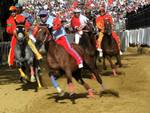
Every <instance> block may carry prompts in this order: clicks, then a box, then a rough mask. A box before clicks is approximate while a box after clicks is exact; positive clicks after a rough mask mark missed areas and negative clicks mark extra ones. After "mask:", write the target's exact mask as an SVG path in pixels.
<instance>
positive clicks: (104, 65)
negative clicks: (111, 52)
mask: <svg viewBox="0 0 150 113" xmlns="http://www.w3.org/2000/svg"><path fill="white" fill-rule="evenodd" d="M105 58H106V57H105V55H103V69H104V70H106V69H107V67H106V60H105Z"/></svg>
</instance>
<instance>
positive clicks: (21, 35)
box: [16, 24, 26, 43]
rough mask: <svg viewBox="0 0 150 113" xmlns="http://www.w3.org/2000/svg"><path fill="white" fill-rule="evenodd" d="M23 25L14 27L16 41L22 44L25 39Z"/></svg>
mask: <svg viewBox="0 0 150 113" xmlns="http://www.w3.org/2000/svg"><path fill="white" fill-rule="evenodd" d="M25 32H26V31H25V25H24V24H17V25H16V37H17V41H18V42H20V43H22V42H24V40H25V39H26V38H25V37H26V35H25V34H26V33H25Z"/></svg>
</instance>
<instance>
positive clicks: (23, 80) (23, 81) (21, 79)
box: [20, 77, 28, 84]
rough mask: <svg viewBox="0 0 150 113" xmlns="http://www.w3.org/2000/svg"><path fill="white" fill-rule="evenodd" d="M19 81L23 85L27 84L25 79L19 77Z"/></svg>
mask: <svg viewBox="0 0 150 113" xmlns="http://www.w3.org/2000/svg"><path fill="white" fill-rule="evenodd" d="M20 81H21V82H22V83H24V84H27V83H28V82H27V81H26V79H25V78H23V77H20Z"/></svg>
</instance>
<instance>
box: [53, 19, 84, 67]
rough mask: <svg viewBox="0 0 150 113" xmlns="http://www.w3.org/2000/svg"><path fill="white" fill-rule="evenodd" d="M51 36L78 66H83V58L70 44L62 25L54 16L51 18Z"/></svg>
mask: <svg viewBox="0 0 150 113" xmlns="http://www.w3.org/2000/svg"><path fill="white" fill-rule="evenodd" d="M53 37H54V39H55V41H56V43H57V44H58V45H60V46H62V47H63V48H64V49H65V50H66V51H67V52H68V53H69V54H70V55H71V56H72V57H73V58H74V59H75V61H76V63H77V65H78V68H82V67H83V60H82V58H81V57H80V56H79V54H78V53H77V52H76V51H75V50H74V49H73V48H72V47H71V46H70V44H69V42H68V40H67V36H66V32H65V29H64V27H63V26H62V23H61V20H60V18H58V17H56V18H55V19H54V20H53Z"/></svg>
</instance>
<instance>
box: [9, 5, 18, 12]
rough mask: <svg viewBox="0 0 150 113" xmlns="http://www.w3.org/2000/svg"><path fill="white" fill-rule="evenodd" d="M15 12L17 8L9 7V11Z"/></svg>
mask: <svg viewBox="0 0 150 113" xmlns="http://www.w3.org/2000/svg"><path fill="white" fill-rule="evenodd" d="M16 10H17V8H16V7H15V6H10V7H9V11H16Z"/></svg>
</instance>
